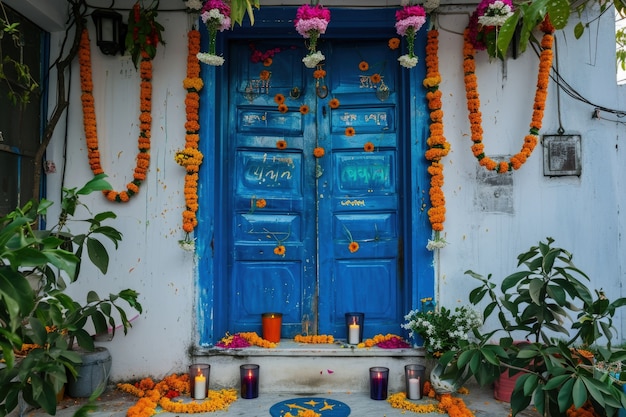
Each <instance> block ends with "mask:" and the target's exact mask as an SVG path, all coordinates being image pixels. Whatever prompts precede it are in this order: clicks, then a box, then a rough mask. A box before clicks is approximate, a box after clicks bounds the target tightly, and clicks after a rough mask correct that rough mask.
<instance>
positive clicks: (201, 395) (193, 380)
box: [189, 363, 211, 400]
mask: <svg viewBox="0 0 626 417" xmlns="http://www.w3.org/2000/svg"><path fill="white" fill-rule="evenodd" d="M210 373H211V365H209V364H206V363H196V364H193V365H189V390H190V395H191V398H193V399H196V400H203V399H205V398H206V397H208V396H209V374H210Z"/></svg>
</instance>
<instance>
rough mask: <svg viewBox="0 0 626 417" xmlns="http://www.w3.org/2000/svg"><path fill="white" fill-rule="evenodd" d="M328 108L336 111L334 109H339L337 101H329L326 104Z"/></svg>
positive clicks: (334, 99)
mask: <svg viewBox="0 0 626 417" xmlns="http://www.w3.org/2000/svg"><path fill="white" fill-rule="evenodd" d="M328 106H329V107H330V108H331V109H336V108H338V107H339V100H337V99H336V98H333V99H331V100H330V101H329V102H328Z"/></svg>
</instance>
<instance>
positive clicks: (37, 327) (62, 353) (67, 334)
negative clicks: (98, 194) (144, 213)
mask: <svg viewBox="0 0 626 417" xmlns="http://www.w3.org/2000/svg"><path fill="white" fill-rule="evenodd" d="M110 188H111V186H110V184H109V183H108V182H107V181H105V179H104V176H103V175H100V176H96V177H94V178H93V179H92V180H91V181H89V182H88V183H87V184H85V186H83V187H81V188H72V189H64V190H63V199H62V202H61V213H60V216H59V222H58V224H56V225H55V226H54V227H52V228H50V229H47V230H38V229H37V228H36V227H35V226H36V225H37V224H38V222H39V220H40V219H41V217H42V216H45V215H46V214H47V211H48V209H49V207H50V206H51V204H52V203H51V202H50V201H48V200H45V199H44V200H42V201H41V202H39V203H35V202H33V201H31V202H29V203H27V204H26V205H25V206H24V207H22V208H17V209H15V210H14V211H13V212H11V213H9V214H8V215H7V216H5V217H2V218H0V324H1V327H0V346H1V347H2V359H4V362H5V365H6V366H5V367H4V368H2V369H0V416H3V415H5V414H7V413H9V412H10V411H12V410H13V409H15V408H16V407H17V405H18V398H19V394H20V393H21V394H22V396H23V398H24V400H25V401H26V402H27V403H29V404H31V405H33V406H37V407H41V408H43V409H44V410H45V411H46V412H48V413H49V414H54V413H55V411H56V393H57V392H58V391H59V390H60V389H61V387H62V386H63V384H64V383H65V382H66V381H67V375H68V372H69V373H70V374H72V375H74V376H75V375H76V369H75V367H76V366H77V365H80V363H81V357H80V356H79V355H78V353H77V352H76V351H74V350H72V348H74V347H76V346H77V347H80V348H82V349H85V350H93V349H94V342H93V337H92V335H91V334H90V333H89V332H88V330H87V329H88V328H89V326H91V328H93V331H94V332H95V333H96V334H99V333H107V332H108V331H109V328H112V329H113V331H115V328H116V316H119V320H120V322H121V325H122V327H123V329H124V333H126V332H127V331H128V328H129V327H131V323H130V321H129V320H128V318H127V315H126V312H125V309H124V305H122V304H120V302H124V304H125V305H127V306H130V307H131V308H133V309H135V310H137V311H138V312H139V313H141V311H142V307H141V304H140V303H139V302H138V300H137V298H138V293H137V292H135V291H133V290H131V289H125V290H122V291H120V292H119V293H117V294H110V295H109V296H108V297H106V298H101V297H100V296H98V294H97V293H95V292H94V291H89V293H88V294H87V297H86V300H85V302H84V303H80V302H78V301H76V300H74V299H73V298H72V297H71V296H70V295H68V294H67V292H66V291H65V290H66V288H67V285H68V284H69V283H72V282H75V281H76V280H77V279H78V274H79V271H80V265H81V262H82V260H83V257H84V255H85V253H86V254H87V256H88V258H89V259H90V261H91V262H93V264H94V265H95V266H96V267H97V268H98V269H99V270H100V271H101V272H102V273H103V274H104V273H106V271H107V268H108V264H109V256H108V252H107V249H106V247H105V245H104V244H103V243H102V241H101V240H100V239H102V238H105V239H107V240H110V241H111V242H112V243H113V244H114V245H115V247H116V248H117V245H118V243H119V241H120V240H121V239H122V234H121V233H120V232H119V231H117V230H116V229H115V228H113V227H111V226H109V225H106V224H103V223H104V222H106V221H107V220H109V219H114V218H115V217H116V216H115V214H114V213H112V212H102V213H98V214H95V215H92V217H89V218H87V219H84V220H79V219H77V218H76V217H75V214H76V210H77V208H78V207H80V206H82V207H83V208H84V209H86V210H87V212H88V213H89V214H90V215H91V212H90V211H89V210H88V208H87V207H86V206H85V205H84V204H83V203H81V202H80V199H79V197H80V196H83V195H87V194H90V193H92V192H94V191H101V190H107V189H110ZM77 222H81V223H87V225H88V228H87V231H86V232H84V233H76V234H74V233H72V232H71V230H70V228H69V226H70V224H71V225H72V226H74V224H75V223H77ZM26 346H28V347H29V348H28V349H24V347H26ZM16 352H17V353H18V354H16Z"/></svg>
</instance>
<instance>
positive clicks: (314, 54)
mask: <svg viewBox="0 0 626 417" xmlns="http://www.w3.org/2000/svg"><path fill="white" fill-rule="evenodd" d="M329 22H330V10H328V9H325V8H324V7H323V6H322V5H321V4H319V3H318V4H316V5H315V6H309V5H308V4H303V5H302V6H300V7H299V8H298V11H297V12H296V19H295V20H294V25H295V27H296V31H297V32H298V33H299V34H300V35H302V37H304V38H305V39H308V40H309V41H308V45H307V49H308V50H309V53H308V55H307V56H305V57H304V58H302V62H303V63H304V65H305V66H306V67H307V68H315V67H316V66H317V64H319V63H320V62H322V61H323V60H325V59H326V57H325V56H324V54H322V53H321V52H320V51H318V50H317V40H318V39H319V37H320V35H323V34H324V33H326V28H327V27H328V23H329Z"/></svg>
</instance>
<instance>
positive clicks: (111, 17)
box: [91, 9, 127, 55]
mask: <svg viewBox="0 0 626 417" xmlns="http://www.w3.org/2000/svg"><path fill="white" fill-rule="evenodd" d="M91 18H92V19H93V23H94V24H95V25H96V39H97V42H96V44H97V45H98V47H99V48H100V51H101V52H102V53H103V54H105V55H115V54H117V53H118V52H121V53H122V54H123V53H124V49H125V48H124V43H125V38H126V31H127V25H126V24H125V23H123V22H122V15H121V14H119V13H117V12H115V11H113V10H103V9H96V10H94V11H93V12H92V13H91Z"/></svg>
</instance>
